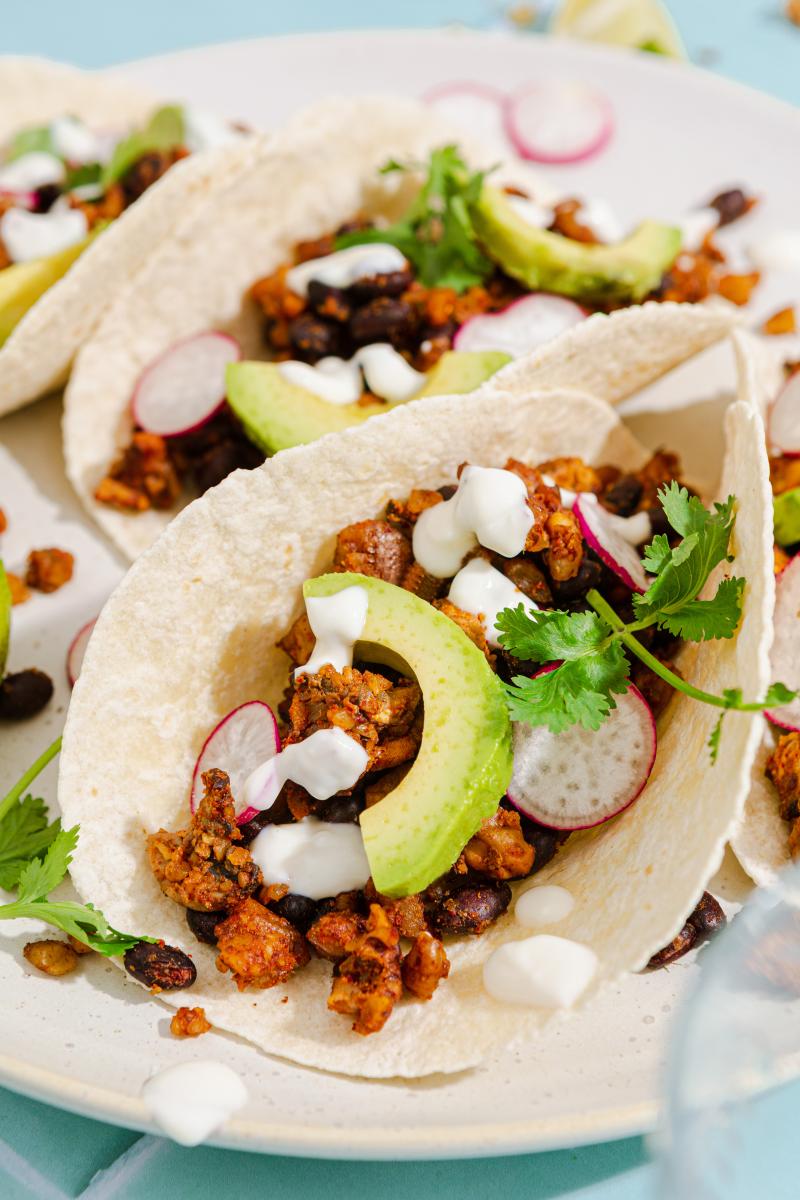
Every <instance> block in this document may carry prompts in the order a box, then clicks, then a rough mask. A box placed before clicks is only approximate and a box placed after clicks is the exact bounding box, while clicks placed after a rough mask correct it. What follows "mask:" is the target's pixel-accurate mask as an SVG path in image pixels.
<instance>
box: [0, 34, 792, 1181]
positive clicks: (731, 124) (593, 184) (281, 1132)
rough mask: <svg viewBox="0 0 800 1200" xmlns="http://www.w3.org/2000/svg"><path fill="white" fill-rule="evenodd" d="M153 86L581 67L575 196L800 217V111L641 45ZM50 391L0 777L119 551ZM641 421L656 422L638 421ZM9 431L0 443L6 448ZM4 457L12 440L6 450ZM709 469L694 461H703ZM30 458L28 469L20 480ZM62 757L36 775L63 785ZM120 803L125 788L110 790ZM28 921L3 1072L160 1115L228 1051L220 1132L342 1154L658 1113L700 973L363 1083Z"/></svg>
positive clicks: (414, 86)
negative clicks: (455, 1062)
mask: <svg viewBox="0 0 800 1200" xmlns="http://www.w3.org/2000/svg"><path fill="white" fill-rule="evenodd" d="M123 71H124V74H125V75H127V76H128V77H129V78H131V79H133V80H134V81H135V82H138V83H140V84H143V85H146V86H149V87H150V88H152V89H153V90H154V91H155V92H156V93H160V94H161V95H164V96H170V97H176V98H178V97H185V98H186V99H188V100H190V101H192V102H193V103H196V104H199V105H203V106H205V107H209V108H213V107H216V108H218V109H219V110H220V111H221V112H223V113H226V114H228V115H230V116H234V117H240V118H243V119H245V120H248V121H250V122H252V123H253V124H254V125H257V126H262V127H270V126H274V125H277V124H279V123H280V122H281V121H282V120H284V119H285V118H286V117H287V116H288V115H289V114H290V113H291V112H292V111H294V110H295V109H296V108H298V107H299V106H300V105H302V104H304V103H306V102H308V101H310V100H314V99H318V98H320V97H321V96H323V95H325V94H329V93H331V92H335V91H339V92H351V91H354V90H358V91H370V90H375V91H394V92H405V93H409V94H414V95H418V94H420V93H422V92H424V91H425V90H426V89H428V88H429V87H431V86H432V85H433V84H435V83H439V82H442V81H446V80H452V79H471V80H482V81H484V82H486V83H490V84H494V85H495V86H498V87H513V86H516V85H518V84H522V83H523V82H527V81H530V80H533V79H536V78H539V77H541V76H542V75H543V74H549V73H552V74H555V75H562V76H563V75H567V76H579V77H582V78H587V79H591V80H592V81H593V82H594V83H595V84H596V85H597V86H599V87H600V88H602V89H603V90H604V91H605V92H606V93H607V94H608V95H609V96H610V97H611V98H612V100H613V103H614V106H615V109H616V112H617V118H618V131H617V135H616V137H615V139H614V141H613V143H612V145H611V147H610V149H609V150H608V151H607V152H606V153H604V154H603V155H601V156H600V157H599V158H598V159H597V160H595V161H592V162H590V163H588V164H585V165H582V166H580V167H562V168H558V169H550V170H549V171H548V174H549V175H550V178H551V179H552V180H553V182H554V183H555V184H556V185H557V186H559V187H560V188H562V189H563V190H564V193H565V194H567V193H575V192H577V193H580V192H581V191H584V192H586V193H589V194H591V195H594V196H603V197H604V198H606V199H607V200H608V201H610V203H611V204H612V205H613V207H614V208H615V209H616V211H617V212H618V213H619V215H620V217H621V218H622V219H623V220H624V221H633V220H634V219H636V218H637V217H640V216H642V215H645V214H646V215H650V216H657V217H665V218H675V217H678V216H681V215H682V214H684V213H685V212H686V211H687V210H689V209H690V208H691V207H693V206H695V205H697V204H699V203H701V202H702V201H704V200H706V199H708V198H709V197H710V196H712V195H713V194H714V193H715V192H717V191H719V190H721V189H722V188H723V187H725V186H728V185H731V184H736V183H739V182H741V183H743V184H745V185H747V186H749V187H750V188H752V189H754V190H755V191H757V192H758V193H759V194H761V195H763V196H764V197H766V200H765V203H764V204H763V205H762V206H761V207H760V209H759V210H758V212H757V214H756V215H754V216H753V217H751V218H749V219H748V221H747V222H746V223H743V224H742V226H741V227H740V228H737V227H734V231H733V233H732V235H731V236H732V240H733V242H734V243H736V242H737V240H738V241H739V242H741V240H742V239H745V240H747V239H749V238H750V237H755V236H756V235H757V234H758V233H759V232H762V231H763V230H765V229H768V228H777V227H783V226H791V225H792V224H794V223H795V218H796V202H797V196H798V194H800V159H798V156H797V154H796V147H797V144H798V137H799V135H800V120H799V119H798V115H797V113H796V112H795V111H794V110H793V109H790V108H789V107H787V106H784V105H781V104H779V103H778V102H776V101H772V100H769V99H767V98H765V97H763V96H760V95H757V94H756V93H753V92H750V91H747V90H745V89H743V88H740V87H737V86H735V85H733V84H730V83H727V82H724V81H722V80H719V79H716V78H714V77H712V76H710V75H705V74H702V73H700V72H698V71H696V70H693V69H691V68H687V67H683V66H680V65H676V64H673V63H667V62H662V61H660V60H656V59H654V58H653V57H652V56H646V55H629V54H626V53H619V52H616V51H613V50H606V49H602V48H599V49H598V48H594V47H592V48H587V47H584V46H580V45H573V44H570V43H567V42H557V41H552V40H543V39H538V38H534V37H520V38H515V37H512V36H510V35H507V34H481V35H477V34H472V33H466V32H461V31H458V32H448V33H412V32H398V33H368V34H342V35H336V34H334V35H321V36H308V37H290V38H279V39H272V40H263V41H254V42H247V43H235V44H231V45H223V46H214V47H208V48H204V49H198V50H193V51H190V52H187V53H182V54H177V55H171V56H168V57H164V58H157V59H151V60H148V61H146V62H141V63H136V64H132V65H130V66H128V67H126V68H124V69H123V68H120V73H122V72H123ZM791 299H792V280H791V279H789V278H786V279H781V278H779V277H776V278H774V279H772V280H771V281H770V283H769V286H768V287H767V288H764V289H763V290H762V292H761V293H760V294H759V298H758V302H757V307H756V312H757V313H759V314H760V315H764V314H766V313H768V312H770V311H773V310H774V309H776V308H777V307H779V306H780V305H782V304H783V303H787V302H790V301H791ZM714 361H717V362H719V361H720V360H719V358H718V357H717V358H716V359H715V358H714V357H713V356H712V358H711V359H710V360H707V362H706V365H704V366H702V367H701V368H700V369H697V368H693V370H692V372H690V374H689V376H688V377H687V382H686V384H685V385H678V384H677V383H668V384H666V385H661V386H660V387H659V389H658V393H659V396H660V398H661V402H663V401H666V402H668V403H674V402H675V401H676V400H677V401H678V402H679V403H685V402H686V401H688V400H689V399H690V398H696V397H697V396H698V395H701V394H707V395H710V394H713V393H714V392H715V391H717V390H718V386H719V379H720V376H719V374H718V372H716V371H715V370H714V368H713V362H714ZM58 418H59V405H58V403H57V401H55V400H48V401H44V402H41V403H39V404H37V405H35V406H33V407H32V408H30V409H28V410H26V411H25V412H23V413H18V414H16V415H15V416H12V417H8V418H6V419H5V420H3V421H2V422H0V443H2V446H1V447H0V506H2V507H3V508H4V509H5V510H6V512H7V514H8V516H9V519H10V529H9V533H8V534H7V535H6V537H5V539H4V544H3V552H4V554H5V557H6V559H7V561H8V565H9V566H10V568H11V569H12V570H13V569H14V568H15V566H17V565H19V564H20V563H21V562H22V561H23V559H24V556H25V553H26V552H27V550H28V549H29V548H30V547H31V546H33V545H36V546H44V545H60V546H67V547H70V548H74V549H75V551H76V556H77V564H78V567H77V572H76V577H75V579H74V581H73V582H72V583H70V584H69V586H68V587H66V588H64V589H63V590H62V591H61V592H58V593H56V594H55V595H53V596H49V597H43V596H39V597H36V598H35V599H34V600H33V601H31V602H30V603H29V604H27V605H25V606H23V607H21V608H18V609H16V610H15V613H14V629H13V641H12V658H11V667H12V668H20V667H23V666H28V665H33V664H35V665H38V666H41V667H43V668H44V669H46V670H48V671H50V672H51V673H52V674H53V675H54V677H55V679H56V680H57V682H58V684H59V690H58V695H57V697H56V699H55V700H54V702H53V704H52V705H51V706H50V708H49V710H48V712H47V714H46V715H43V716H42V717H41V718H39V719H38V720H36V721H33V722H29V723H27V724H26V725H24V726H21V727H19V728H15V729H14V730H13V731H11V730H9V729H5V730H3V731H2V733H0V780H2V781H10V780H12V779H14V778H16V777H17V776H18V775H19V774H20V773H21V771H22V770H23V769H24V768H25V767H26V766H27V765H28V764H29V763H30V762H31V761H32V759H33V758H34V757H35V752H36V751H37V749H40V748H41V747H43V746H44V745H46V744H47V743H48V742H49V741H50V740H51V739H52V737H53V736H54V735H55V732H56V731H57V729H58V728H59V726H60V724H61V722H62V721H63V712H64V708H65V705H66V703H67V700H68V689H67V686H66V679H65V674H64V658H65V654H66V649H67V646H68V644H69V641H70V639H71V637H72V635H73V634H74V632H75V631H76V630H77V629H78V628H79V626H80V625H81V624H83V623H84V622H85V621H86V620H87V619H89V618H90V617H91V616H93V615H95V613H96V611H97V609H98V607H99V606H100V604H101V602H102V600H103V598H104V597H105V595H107V594H108V592H109V590H110V589H111V587H112V586H113V584H114V583H115V581H116V579H118V578H119V577H120V575H121V573H122V568H121V564H120V563H119V561H118V560H117V559H116V558H115V556H114V554H113V553H112V552H111V551H109V549H108V548H107V547H106V545H105V544H104V543H103V541H102V539H101V538H100V537H99V535H97V534H95V533H94V531H93V530H91V529H90V528H89V526H88V525H87V523H86V521H85V520H84V519H83V516H82V513H81V510H80V509H79V507H78V505H77V502H76V500H75V498H74V497H73V496H72V494H71V492H70V490H69V488H68V486H67V484H66V482H65V479H64V475H63V469H62V466H61V456H60V441H59V429H58ZM637 421H638V422H640V423H641V428H642V429H643V430H644V431H645V433H647V432H648V427H647V419H646V417H644V418H637ZM3 447H4V449H3ZM10 456H13V460H16V461H15V462H14V461H13V460H12V458H11V457H10ZM698 465H703V464H702V463H700V462H698ZM26 475H27V478H26ZM53 784H54V770H53V768H49V769H48V773H47V774H46V775H45V776H44V782H43V791H44V793H45V795H52V793H53V790H54V787H53ZM109 803H113V797H109ZM715 888H716V890H717V892H718V894H721V895H723V896H724V897H726V898H727V899H728V900H730V901H731V902H733V903H734V904H735V903H736V902H738V901H739V900H740V899H741V897H742V896H743V895H744V893H745V891H746V889H747V881H746V879H745V878H744V876H743V875H742V874H741V872H740V871H739V870H738V868H737V867H736V864H735V863H733V862H728V863H727V866H726V870H725V872H724V878H722V879H721V880H719V881H718V882H717V883H716V884H715ZM29 932H30V931H29V930H26V929H24V928H22V927H21V925H20V924H11V923H9V924H0V938H2V939H3V942H2V948H3V949H4V950H7V951H9V953H1V954H0V994H2V996H3V1033H2V1039H0V1081H2V1082H3V1083H5V1084H7V1085H8V1086H10V1087H13V1088H17V1089H18V1090H20V1091H24V1092H27V1093H29V1094H30V1095H34V1096H37V1097H40V1098H42V1099H45V1100H48V1101H51V1102H53V1103H56V1104H60V1105H62V1106H64V1107H67V1108H71V1109H74V1110H76V1111H79V1112H83V1113H86V1114H88V1115H91V1116H95V1117H99V1118H102V1119H105V1120H109V1121H115V1122H119V1123H120V1124H126V1125H130V1126H133V1127H136V1128H140V1129H148V1128H150V1126H149V1124H148V1120H147V1115H146V1113H145V1111H144V1109H143V1107H142V1105H141V1103H140V1102H139V1099H138V1094H139V1089H140V1086H141V1084H142V1082H143V1080H144V1079H145V1078H146V1077H147V1075H148V1074H150V1073H151V1071H153V1070H154V1069H156V1068H158V1067H161V1066H164V1065H166V1064H168V1063H171V1062H176V1061H179V1060H184V1059H186V1058H188V1057H192V1056H197V1057H209V1056H213V1057H217V1058H220V1059H224V1060H225V1061H227V1062H229V1063H231V1064H232V1065H233V1066H234V1067H235V1068H236V1069H237V1070H239V1071H240V1073H241V1074H242V1076H243V1077H244V1078H245V1079H246V1081H247V1086H248V1089H249V1092H250V1097H251V1103H250V1106H249V1107H248V1109H247V1111H246V1112H244V1113H242V1114H240V1115H239V1116H238V1117H237V1118H236V1119H235V1120H233V1121H232V1122H230V1124H229V1125H228V1126H227V1127H226V1128H225V1130H224V1131H223V1132H222V1133H221V1134H220V1135H219V1136H218V1138H217V1139H216V1141H217V1142H218V1143H219V1144H221V1145H226V1146H236V1147H239V1148H244V1149H252V1150H264V1151H270V1152H273V1153H275V1152H278V1153H281V1152H282V1153H292V1154H302V1155H321V1156H331V1157H359V1158H381V1157H385V1158H403V1157H457V1156H462V1155H463V1156H467V1155H479V1154H480V1155H483V1154H492V1153H496V1154H501V1153H509V1152H513V1151H523V1150H531V1149H544V1148H552V1147H557V1146H566V1145H577V1144H580V1143H582V1142H591V1141H598V1140H601V1139H604V1138H614V1137H621V1136H623V1135H625V1134H629V1133H634V1132H639V1131H642V1130H645V1129H647V1128H650V1127H651V1126H652V1125H653V1123H654V1121H655V1117H656V1112H657V1101H658V1095H659V1076H660V1072H661V1065H662V1061H663V1054H664V1046H665V1040H666V1036H667V1032H668V1028H669V1023H670V1020H671V1016H672V1012H673V1010H674V1008H675V1005H676V1002H677V1001H678V1000H679V999H680V997H681V995H682V994H683V993H684V992H685V990H686V988H687V986H688V985H689V983H690V982H691V979H692V977H693V975H694V974H695V973H696V971H697V969H698V968H697V965H696V963H695V962H694V961H693V960H692V959H689V960H685V961H684V962H682V963H680V964H677V965H676V966H675V967H673V968H672V969H670V970H667V971H661V972H658V973H656V974H653V975H649V976H641V977H636V978H631V979H629V980H627V981H626V982H625V983H624V984H622V985H620V986H618V987H615V988H612V989H610V990H609V991H608V992H607V993H606V995H605V996H604V997H603V998H602V999H601V1001H600V1002H599V1003H598V1004H597V1005H596V1006H595V1007H594V1008H593V1009H592V1011H591V1012H590V1013H588V1014H585V1015H581V1016H580V1017H577V1018H575V1019H573V1020H567V1021H565V1022H564V1023H563V1024H562V1025H561V1027H560V1028H559V1029H558V1030H557V1031H555V1032H554V1033H552V1034H550V1035H549V1036H548V1037H547V1038H546V1039H543V1040H540V1041H537V1042H534V1043H532V1044H531V1045H529V1046H527V1047H525V1049H524V1050H522V1051H517V1052H513V1053H507V1054H505V1055H503V1056H501V1057H499V1058H497V1059H496V1060H494V1061H491V1062H488V1063H486V1064H485V1066H483V1067H482V1068H481V1069H480V1070H476V1071H471V1072H465V1073H464V1074H462V1075H458V1076H453V1077H449V1078H445V1077H434V1078H429V1079H425V1080H423V1081H421V1082H419V1083H413V1082H412V1083H408V1082H398V1083H394V1082H388V1083H374V1082H371V1083H360V1082H358V1081H354V1080H350V1079H345V1078H341V1077H337V1076H330V1075H325V1074H322V1073H318V1072H312V1071H309V1070H305V1069H301V1068H297V1067H293V1066H291V1065H287V1064H285V1063H282V1062H281V1061H279V1060H277V1059H271V1058H269V1057H267V1056H265V1055H262V1054H260V1053H258V1052H257V1051H255V1050H254V1049H252V1048H251V1047H249V1046H248V1045H247V1044H246V1043H244V1042H240V1041H238V1040H237V1039H235V1038H232V1037H222V1036H220V1035H216V1034H211V1035H207V1036H206V1037H204V1038H203V1039H202V1041H201V1042H199V1043H188V1044H185V1043H179V1042H177V1041H176V1040H175V1039H173V1038H171V1037H170V1035H169V1032H168V1023H169V1014H168V1013H167V1011H166V1010H162V1009H161V1008H160V1007H159V1006H158V1005H157V1004H154V1003H153V1002H152V1001H150V1000H149V999H148V998H147V996H146V994H144V993H143V992H142V991H141V990H140V989H138V988H137V987H136V986H135V985H133V984H128V983H127V982H126V980H125V978H124V977H123V976H122V975H121V973H120V972H118V971H117V970H115V969H114V968H112V967H111V966H110V965H108V964H107V963H104V962H103V961H102V960H100V959H99V958H94V959H92V960H90V961H88V962H86V963H84V964H82V967H81V970H79V971H78V972H76V973H75V975H73V976H69V977H67V978H65V979H62V980H60V981H58V982H55V981H53V980H50V979H48V978H46V977H43V976H41V975H38V976H37V975H35V974H33V973H29V972H28V970H27V969H26V966H25V964H24V960H23V959H22V957H21V953H20V952H21V948H22V945H23V944H24V942H25V940H27V937H28V936H29Z"/></svg>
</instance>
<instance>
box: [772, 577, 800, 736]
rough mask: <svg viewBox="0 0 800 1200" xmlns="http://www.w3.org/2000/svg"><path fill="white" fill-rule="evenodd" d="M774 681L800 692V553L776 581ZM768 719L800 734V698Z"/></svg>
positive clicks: (773, 648)
mask: <svg viewBox="0 0 800 1200" xmlns="http://www.w3.org/2000/svg"><path fill="white" fill-rule="evenodd" d="M770 659H771V662H772V678H773V680H778V679H779V680H780V681H781V683H785V684H786V686H787V687H788V688H791V689H792V690H793V691H797V690H800V554H795V556H794V558H793V559H792V560H791V561H790V562H789V563H787V564H786V566H785V567H784V568H783V570H782V571H781V573H780V575H779V576H778V578H777V580H776V591H775V640H774V641H773V643H772V652H771V654H770ZM766 716H767V718H768V719H769V720H770V721H772V723H773V725H777V726H779V727H780V728H781V729H787V730H792V731H797V732H800V697H799V698H798V699H796V700H793V701H792V702H791V704H784V705H783V707H782V708H774V709H771V710H770V711H769V712H768V713H767V714H766Z"/></svg>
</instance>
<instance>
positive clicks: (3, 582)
mask: <svg viewBox="0 0 800 1200" xmlns="http://www.w3.org/2000/svg"><path fill="white" fill-rule="evenodd" d="M10 633H11V588H10V587H9V586H8V579H7V578H6V572H5V567H4V566H3V562H2V559H0V679H2V678H3V676H4V675H5V673H6V661H7V659H8V640H9V636H10Z"/></svg>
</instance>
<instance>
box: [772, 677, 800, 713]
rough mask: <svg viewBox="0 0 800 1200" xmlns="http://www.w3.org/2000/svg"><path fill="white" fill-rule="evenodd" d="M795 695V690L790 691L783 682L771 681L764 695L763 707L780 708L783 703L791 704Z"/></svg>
mask: <svg viewBox="0 0 800 1200" xmlns="http://www.w3.org/2000/svg"><path fill="white" fill-rule="evenodd" d="M796 695H797V692H793V691H791V690H790V689H789V688H787V687H786V685H785V684H783V683H771V684H770V685H769V687H768V688H767V694H766V696H765V697H764V708H780V707H781V706H782V705H784V704H791V702H792V701H793V700H794V698H795V697H796Z"/></svg>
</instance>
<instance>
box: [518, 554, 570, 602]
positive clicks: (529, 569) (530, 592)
mask: <svg viewBox="0 0 800 1200" xmlns="http://www.w3.org/2000/svg"><path fill="white" fill-rule="evenodd" d="M500 566H501V569H502V571H503V574H504V575H505V576H506V578H507V579H510V580H511V582H512V583H513V584H516V586H517V587H518V588H519V590H520V591H521V592H524V594H525V595H526V596H527V597H528V599H529V600H534V601H535V602H536V603H537V604H539V605H542V604H544V605H549V604H552V602H553V594H552V592H551V591H550V587H549V585H548V583H547V578H546V576H545V573H544V571H542V570H541V568H539V567H537V566H536V563H535V562H532V561H531V560H530V559H529V558H512V559H506V560H505V561H504V562H502V563H501V564H500ZM587 590H588V589H587Z"/></svg>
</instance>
